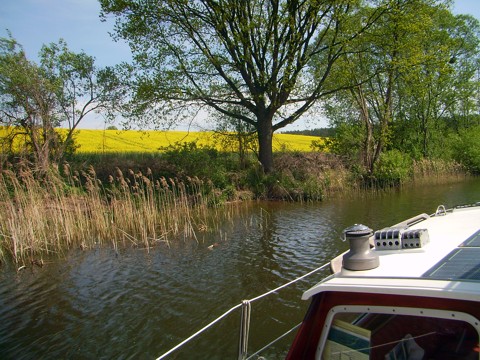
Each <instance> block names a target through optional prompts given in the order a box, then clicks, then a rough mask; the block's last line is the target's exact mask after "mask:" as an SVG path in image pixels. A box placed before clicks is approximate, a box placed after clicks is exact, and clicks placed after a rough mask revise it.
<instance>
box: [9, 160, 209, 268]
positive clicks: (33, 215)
mask: <svg viewBox="0 0 480 360" xmlns="http://www.w3.org/2000/svg"><path fill="white" fill-rule="evenodd" d="M63 172H64V173H65V178H66V179H63V178H60V177H59V176H58V174H55V175H53V176H49V177H48V178H43V179H37V178H36V177H35V176H34V175H35V174H34V173H33V172H32V171H30V170H29V169H28V168H27V167H24V168H20V169H18V170H16V171H15V172H14V171H12V170H5V171H3V172H2V173H1V175H0V260H1V261H6V260H7V259H8V258H11V259H13V261H14V262H15V263H17V264H23V265H25V264H27V263H28V262H37V263H38V262H40V263H41V262H42V261H43V260H42V259H43V256H45V255H49V254H61V253H62V252H63V251H65V250H66V249H69V248H74V247H78V248H82V249H86V248H91V247H94V246H96V245H97V244H109V243H111V245H112V246H113V248H115V249H116V248H117V247H118V246H134V247H144V248H146V249H147V250H148V249H150V248H151V247H152V246H155V245H156V244H159V243H165V244H167V245H168V244H169V242H170V241H171V240H173V239H179V238H180V239H181V238H184V239H186V238H193V239H196V237H197V232H199V231H205V230H206V229H208V228H212V227H214V226H215V224H214V223H212V221H213V220H212V219H216V218H217V216H212V214H211V205H212V204H216V203H217V202H216V200H215V197H216V193H215V191H213V188H212V186H211V184H209V183H208V182H203V181H200V180H199V179H198V178H187V180H186V181H179V180H174V179H165V178H159V179H154V178H153V177H152V174H151V172H149V171H147V173H146V174H142V173H140V172H137V173H135V172H133V171H129V173H128V174H125V175H124V174H123V173H122V171H120V170H117V171H116V173H115V174H112V175H111V176H110V177H109V183H108V184H102V182H101V181H100V180H99V179H98V178H97V177H96V173H95V171H94V169H93V167H90V168H89V169H88V170H87V171H84V172H82V173H78V172H76V173H71V172H70V168H69V166H68V165H66V166H65V168H64V170H63ZM216 215H218V214H216ZM217 221H218V219H217Z"/></svg>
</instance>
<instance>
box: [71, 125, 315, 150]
mask: <svg viewBox="0 0 480 360" xmlns="http://www.w3.org/2000/svg"><path fill="white" fill-rule="evenodd" d="M312 140H317V141H318V140H319V138H318V137H315V136H304V135H290V134H275V135H274V137H273V148H274V151H279V150H293V151H311V147H310V145H311V143H312ZM193 141H196V142H197V145H198V146H202V145H203V146H204V145H209V146H217V147H218V146H219V145H218V142H217V141H215V136H214V133H213V132H188V131H135V130H125V131H122V130H79V132H78V134H77V136H76V143H77V145H79V148H78V149H77V152H81V153H92V152H94V153H103V152H156V151H159V149H160V148H162V147H166V146H169V145H174V144H175V143H184V142H193ZM218 149H219V150H224V149H220V148H218Z"/></svg>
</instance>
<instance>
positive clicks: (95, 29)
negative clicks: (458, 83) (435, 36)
mask: <svg viewBox="0 0 480 360" xmlns="http://www.w3.org/2000/svg"><path fill="white" fill-rule="evenodd" d="M454 12H455V13H459V14H460V13H461V14H471V15H473V16H475V17H476V18H477V19H479V20H480V0H456V1H455V2H454ZM99 14H100V5H99V4H98V0H0V37H6V36H7V29H8V30H10V31H11V33H12V36H13V37H14V38H15V39H16V40H17V41H18V42H19V43H20V44H22V45H23V47H24V49H25V52H26V53H27V57H28V58H29V59H32V60H36V59H37V54H38V52H39V50H40V48H41V46H42V45H43V44H48V43H51V42H57V41H58V40H59V39H60V38H63V39H65V40H66V42H67V44H68V47H69V49H70V50H72V51H75V52H78V51H81V50H83V51H85V52H86V53H87V54H88V55H92V56H94V57H95V58H96V63H97V65H99V66H107V65H115V64H117V63H119V62H121V61H129V60H130V59H131V56H130V49H129V47H128V46H127V45H126V44H125V43H123V42H114V41H113V40H112V38H111V37H110V35H109V32H111V31H112V29H113V19H112V20H110V21H107V22H106V23H105V22H101V21H100V18H99Z"/></svg>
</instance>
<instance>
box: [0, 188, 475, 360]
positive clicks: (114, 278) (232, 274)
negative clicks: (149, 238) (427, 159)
mask: <svg viewBox="0 0 480 360" xmlns="http://www.w3.org/2000/svg"><path fill="white" fill-rule="evenodd" d="M477 201H480V180H479V179H476V180H469V181H464V182H459V183H454V184H447V185H435V186H432V185H428V186H415V187H413V188H405V189H402V190H396V191H392V192H388V193H381V194H377V195H363V196H358V197H356V198H348V199H335V200H327V201H324V202H322V203H317V204H290V203H255V204H250V205H248V206H247V205H241V209H240V210H239V212H238V215H237V216H235V217H233V218H232V219H231V220H229V221H228V222H226V223H225V224H224V225H222V228H221V230H220V231H218V235H211V236H209V237H208V238H205V239H199V241H198V242H194V241H192V242H180V243H177V244H171V246H170V247H166V246H165V247H157V248H155V249H153V250H151V251H150V252H147V251H146V250H142V249H128V250H120V251H119V252H115V251H113V250H112V249H105V248H103V249H100V248H99V249H94V250H90V251H80V250H78V251H72V252H70V253H69V254H67V255H66V258H62V259H54V260H50V261H49V262H48V263H47V264H46V265H45V266H44V267H43V268H33V269H27V270H23V271H20V272H18V273H17V272H16V271H14V270H13V269H10V268H8V267H5V266H4V267H3V268H0V358H1V359H58V358H68V359H154V358H156V357H158V356H160V355H161V354H163V353H164V352H166V351H167V350H168V349H170V348H171V347H173V346H174V345H176V344H177V343H178V342H180V341H181V340H183V339H184V338H186V337H188V336H190V335H191V334H192V333H194V332H195V331H197V330H198V329H200V328H201V327H203V326H204V325H205V324H207V323H208V322H210V321H211V320H213V319H215V318H216V317H217V316H219V315H221V314H222V313H223V312H225V311H226V310H228V309H230V308H231V307H232V306H234V305H237V304H238V303H240V302H241V300H242V299H250V298H253V297H255V296H257V295H259V294H261V293H263V292H265V291H267V290H270V289H273V288H275V287H277V286H279V285H281V284H283V283H285V282H287V281H289V280H291V279H294V278H296V277H298V276H299V275H301V274H303V273H304V272H307V271H308V270H311V269H314V268H317V267H319V266H320V265H322V264H324V263H326V262H327V261H328V260H329V259H331V258H332V257H334V256H335V255H337V254H339V253H341V252H343V251H344V250H346V244H345V243H343V242H342V241H341V240H340V237H341V233H342V230H343V229H344V228H346V227H348V226H350V225H352V224H354V223H363V224H366V225H368V226H370V227H371V228H373V229H379V228H382V227H384V226H388V225H392V224H394V223H397V222H400V221H401V220H404V219H406V218H409V217H411V216H414V215H417V214H419V213H422V212H427V213H432V212H434V211H435V209H436V207H437V205H439V204H445V205H446V206H454V205H457V204H465V203H473V202H477ZM212 244H216V245H215V246H214V247H213V249H209V246H210V245H212ZM217 244H218V246H217ZM324 275H325V273H323V274H322V273H318V274H315V275H313V276H312V277H310V278H307V279H306V280H302V281H301V282H299V283H296V284H295V285H294V286H292V287H291V288H288V289H285V290H281V291H279V292H278V293H276V294H273V295H271V296H269V297H267V298H264V299H262V300H259V301H258V302H254V303H253V304H252V321H251V329H250V343H249V353H253V352H255V351H256V350H258V349H259V348H261V347H262V346H263V345H265V344H266V343H268V342H270V341H271V340H272V339H274V338H276V337H277V336H279V335H280V334H282V333H284V332H285V331H286V330H288V329H290V328H291V327H293V326H294V325H296V324H297V323H299V322H300V321H301V320H302V318H303V314H304V311H305V310H306V307H307V306H308V302H304V301H301V300H300V297H301V294H302V292H303V291H304V290H306V289H307V288H308V287H310V286H311V285H313V284H314V283H316V282H317V281H319V280H320V279H321V277H322V276H324ZM239 320H240V311H239V310H236V311H234V312H232V313H231V314H230V315H228V316H227V317H226V318H225V319H224V320H223V321H222V322H221V323H219V324H218V325H217V326H215V327H213V328H211V329H209V330H208V331H207V332H206V333H205V335H203V336H201V337H200V338H199V339H197V340H194V341H192V342H191V343H189V344H188V345H186V346H185V347H183V348H182V349H181V350H179V351H177V352H175V353H174V354H173V355H172V356H171V357H170V358H171V359H224V358H235V357H236V356H237V351H238V350H237V349H238V345H237V343H238V333H239V329H238V325H239ZM292 337H293V335H291V336H288V337H287V338H286V339H284V340H283V341H282V342H280V343H278V345H276V346H275V347H274V348H273V349H272V350H270V351H269V352H267V353H265V354H263V355H264V356H265V357H266V358H267V359H277V358H281V357H282V356H283V355H284V354H285V352H286V350H287V349H288V344H289V343H290V342H291V341H292Z"/></svg>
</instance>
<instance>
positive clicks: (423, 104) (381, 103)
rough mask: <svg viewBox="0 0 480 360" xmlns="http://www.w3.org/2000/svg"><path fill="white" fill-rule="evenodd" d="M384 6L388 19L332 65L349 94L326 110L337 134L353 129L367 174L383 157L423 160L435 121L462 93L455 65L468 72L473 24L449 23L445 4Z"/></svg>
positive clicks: (463, 83)
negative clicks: (397, 153)
mask: <svg viewBox="0 0 480 360" xmlns="http://www.w3.org/2000/svg"><path fill="white" fill-rule="evenodd" d="M391 4H392V11H390V12H388V13H385V14H383V16H382V17H381V18H380V19H379V21H377V23H376V24H375V26H373V27H371V28H370V29H369V31H368V32H366V33H365V34H364V36H363V37H362V38H359V39H357V40H358V41H356V42H355V43H352V44H350V45H351V46H352V51H351V52H349V53H347V54H346V55H344V56H342V58H341V59H340V60H339V62H338V64H339V65H342V66H339V67H338V68H337V69H338V71H335V79H336V80H337V81H342V82H346V83H350V84H351V85H352V86H351V87H350V88H349V89H348V91H341V92H338V93H336V94H335V95H334V96H333V97H332V98H331V99H330V100H331V101H330V102H329V104H328V110H329V114H330V115H331V116H332V117H331V119H332V120H333V122H334V123H335V124H336V125H341V126H340V127H339V129H341V130H345V129H347V130H348V126H346V124H347V125H348V124H349V126H354V127H355V128H356V129H361V130H360V131H358V132H357V137H359V139H358V141H357V142H356V144H354V145H355V146H357V149H358V150H359V151H358V153H357V155H358V156H359V157H360V159H361V161H362V165H363V168H364V170H365V172H367V173H368V174H372V173H373V171H374V168H375V164H376V163H377V161H378V159H379V157H380V155H381V153H382V152H383V151H385V150H389V149H394V148H396V149H399V150H402V151H406V152H409V153H410V154H411V155H414V156H417V157H422V156H424V157H427V156H429V155H430V154H431V151H432V144H431V142H430V139H432V138H433V137H435V136H436V133H440V129H438V127H439V119H441V118H442V117H445V114H446V111H448V109H450V108H452V106H453V104H455V103H456V102H458V100H459V97H458V96H459V95H460V93H461V91H459V89H460V88H462V89H466V87H470V85H469V84H468V82H469V80H471V78H472V74H473V73H472V72H471V69H472V68H471V67H469V68H468V70H469V71H464V70H462V69H460V67H459V66H457V63H458V62H459V61H460V59H462V63H465V61H467V59H468V58H469V59H470V61H471V63H470V64H471V65H476V62H475V59H474V58H475V55H476V52H477V46H478V37H477V36H476V31H477V29H478V24H476V23H475V22H474V21H472V20H473V19H471V18H465V17H462V16H458V17H455V16H454V15H453V14H452V13H451V12H450V11H449V9H448V2H447V1H438V0H394V1H392V3H391ZM470 94H471V93H470ZM352 114H353V115H352ZM434 132H435V134H434ZM349 139H350V140H351V138H349ZM343 140H344V139H339V141H340V142H341V141H343ZM347 140H348V139H347ZM350 144H351V142H350ZM343 148H345V147H343ZM347 150H348V151H350V152H351V151H352V150H351V149H347ZM350 154H351V153H350Z"/></svg>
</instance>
